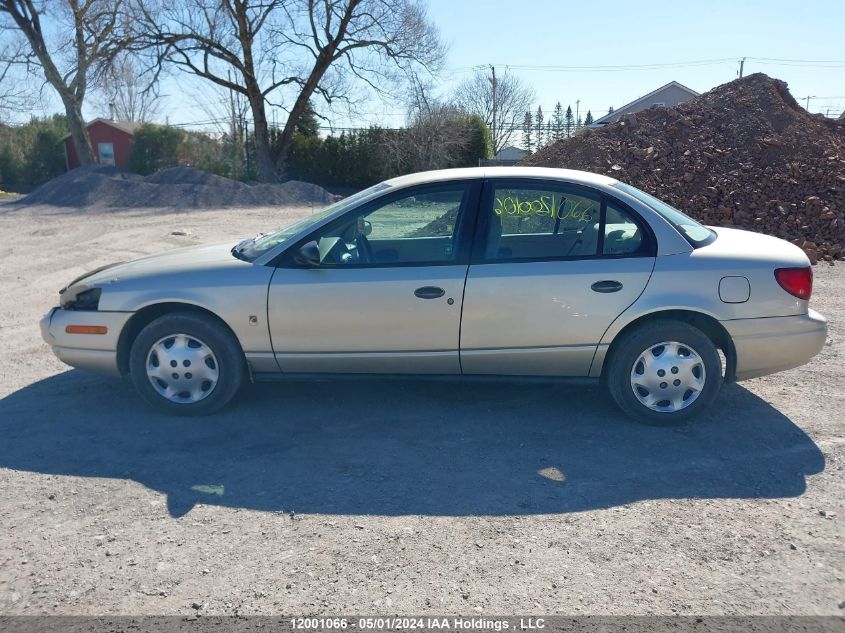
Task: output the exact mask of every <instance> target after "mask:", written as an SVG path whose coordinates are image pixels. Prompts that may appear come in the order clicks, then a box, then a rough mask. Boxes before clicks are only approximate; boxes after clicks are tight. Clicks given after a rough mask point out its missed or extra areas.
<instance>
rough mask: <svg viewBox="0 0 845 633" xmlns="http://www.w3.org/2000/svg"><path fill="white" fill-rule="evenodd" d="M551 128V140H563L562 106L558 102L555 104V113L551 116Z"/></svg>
mask: <svg viewBox="0 0 845 633" xmlns="http://www.w3.org/2000/svg"><path fill="white" fill-rule="evenodd" d="M551 122H552V128H553V132H552V135H553V138H554V139H555V140H556V141H559V140H560V139H562V138H563V106H562V105H560V101H558V102H557V103H556V104H555V111H554V114H553V115H552V121H551Z"/></svg>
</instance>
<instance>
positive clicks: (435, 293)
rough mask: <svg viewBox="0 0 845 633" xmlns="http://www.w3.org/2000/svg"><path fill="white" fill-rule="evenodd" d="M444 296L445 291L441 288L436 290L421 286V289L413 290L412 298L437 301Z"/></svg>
mask: <svg viewBox="0 0 845 633" xmlns="http://www.w3.org/2000/svg"><path fill="white" fill-rule="evenodd" d="M445 294H446V291H445V290H443V288H438V287H437V286H423V287H422V288H417V289H416V290H414V296H416V297H419V298H420V299H439V298H440V297H442V296H443V295H445Z"/></svg>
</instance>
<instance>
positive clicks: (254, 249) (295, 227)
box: [232, 182, 390, 261]
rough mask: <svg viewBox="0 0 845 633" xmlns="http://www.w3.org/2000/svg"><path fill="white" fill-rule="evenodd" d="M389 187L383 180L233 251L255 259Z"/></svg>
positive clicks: (237, 255) (243, 243) (238, 254)
mask: <svg viewBox="0 0 845 633" xmlns="http://www.w3.org/2000/svg"><path fill="white" fill-rule="evenodd" d="M389 188H390V185H388V184H385V183H383V182H381V183H379V184H377V185H373V186H372V187H369V188H368V189H364V190H363V191H359V192H358V193H355V194H353V195H351V196H349V197H348V198H343V199H342V200H338V201H337V202H335V203H334V204H331V205H329V206H327V207H326V208H325V209H321V210H320V211H317V212H316V213H314V214H312V215H309V216H308V217H307V218H303V219H301V220H299V221H298V222H294V223H293V224H291V225H290V226H286V227H285V228H283V229H279V230H278V231H274V232H273V233H268V234H266V235H259V236H257V237H255V238H253V239H250V240H244V241H243V242H241V243H240V244H238V245H237V246H236V247H235V248H234V249H232V253H233V254H234V255H235V256H236V257H238V258H240V259H245V260H247V261H253V260H255V259H257V258H258V257H260V256H261V255H263V254H264V253H266V252H267V251H269V250H270V249H271V248H274V247H275V246H278V245H279V244H281V243H282V242H284V241H286V240H289V239H290V238H292V237H294V236H295V235H298V234H299V233H302V232H304V231H306V230H307V229H308V228H309V227H311V226H315V225H316V224H318V223H319V222H320V221H321V220H323V219H325V218H327V217H329V216H330V215H332V214H334V213H339V212H342V211H344V210H346V209H349V208H352V207H353V206H355V205H356V204H358V203H359V202H361V201H363V200H365V199H367V198H368V197H370V196H371V195H372V194H374V193H376V192H379V191H382V190H384V189H389Z"/></svg>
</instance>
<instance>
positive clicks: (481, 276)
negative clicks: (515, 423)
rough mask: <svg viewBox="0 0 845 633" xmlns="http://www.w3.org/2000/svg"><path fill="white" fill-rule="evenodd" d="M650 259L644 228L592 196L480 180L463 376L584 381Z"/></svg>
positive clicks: (574, 189) (562, 187)
mask: <svg viewBox="0 0 845 633" xmlns="http://www.w3.org/2000/svg"><path fill="white" fill-rule="evenodd" d="M655 252H656V249H655V243H654V238H653V236H652V234H651V231H650V230H649V229H648V227H647V225H646V223H645V222H643V221H642V219H641V218H639V217H638V216H637V215H636V213H635V212H634V211H633V210H631V209H629V208H627V207H626V206H624V205H622V204H621V203H619V202H618V201H616V200H613V199H609V198H607V197H606V196H604V195H603V194H602V193H600V192H599V191H597V190H593V189H591V188H585V187H582V186H576V185H572V184H567V183H563V182H559V181H554V180H540V179H530V180H527V179H526V180H511V179H507V180H505V179H493V180H488V181H487V182H486V184H485V187H484V192H483V195H482V201H481V206H480V209H479V220H478V226H477V230H476V238H475V245H474V247H473V253H472V260H471V265H470V268H469V273H468V276H467V284H466V289H465V292H464V309H463V319H462V325H461V367H462V370H463V373H465V374H503V375H559V376H586V375H587V374H588V373H589V370H590V364H591V362H592V359H593V355H594V353H595V350H596V347H597V345H598V343H599V341H600V340H601V337H602V335H603V334H604V332H605V330H606V329H607V327H608V326H609V325H610V323H611V322H612V321H613V320H614V319H615V318H616V317H617V316H618V315H619V314H621V313H622V312H623V311H624V310H625V309H626V308H627V307H628V306H630V305H631V304H632V303H633V302H634V301H635V300H636V299H637V297H639V295H640V294H641V293H642V291H643V290H644V289H645V286H646V284H647V283H648V280H649V278H650V276H651V272H652V270H653V268H654V262H655V256H654V254H655Z"/></svg>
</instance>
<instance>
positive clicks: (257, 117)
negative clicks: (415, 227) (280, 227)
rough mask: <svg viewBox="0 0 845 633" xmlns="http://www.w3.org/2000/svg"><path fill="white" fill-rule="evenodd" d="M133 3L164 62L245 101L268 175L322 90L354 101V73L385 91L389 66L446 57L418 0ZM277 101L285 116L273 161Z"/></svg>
mask: <svg viewBox="0 0 845 633" xmlns="http://www.w3.org/2000/svg"><path fill="white" fill-rule="evenodd" d="M135 1H136V2H137V3H138V4H139V6H140V7H141V14H142V15H143V16H144V19H143V21H142V24H141V26H142V27H143V30H144V32H145V33H146V35H147V37H148V38H149V39H150V43H155V44H157V46H158V50H157V59H158V60H159V61H166V62H169V63H171V64H173V65H175V66H177V67H179V68H181V69H183V70H186V71H188V72H191V73H193V74H195V75H197V76H199V77H202V78H204V79H207V80H209V81H212V82H214V83H216V84H217V85H219V86H222V87H224V88H228V89H230V90H232V91H235V92H238V93H240V94H243V95H244V96H245V97H246V98H247V100H248V101H249V105H250V110H251V114H252V119H253V126H254V133H255V151H256V159H257V163H258V170H259V176H260V178H261V179H262V180H265V181H269V180H274V179H275V178H276V174H277V170H284V167H285V162H286V159H287V155H288V152H289V150H290V147H291V144H292V142H293V135H294V132H295V131H296V125H297V123H298V121H299V118H300V117H301V116H302V115H303V113H304V112H305V111H306V109H307V107H308V101H309V99H310V98H311V97H312V96H313V95H315V93H316V94H318V95H319V96H321V97H323V98H324V99H325V100H326V101H327V102H328V103H329V104H331V103H332V101H334V100H336V99H343V98H345V97H348V95H349V90H350V80H351V79H360V80H362V81H363V82H365V84H366V85H368V86H369V87H371V88H373V89H375V90H377V91H379V90H381V86H382V85H384V84H386V83H389V82H390V81H391V80H392V79H393V78H394V77H393V76H392V75H391V72H390V71H391V70H395V69H398V70H400V71H403V72H404V73H413V72H414V71H416V70H417V69H418V68H420V67H423V68H427V69H432V70H434V69H435V68H436V67H437V65H438V64H439V63H440V61H441V59H442V56H443V47H442V46H441V44H440V41H439V38H438V35H437V32H436V30H435V29H434V27H433V26H432V25H431V24H430V22H429V21H428V19H427V15H426V13H425V10H424V8H423V7H422V5H421V4H420V2H419V0H168V1H167V2H163V1H162V0H135ZM154 3H155V4H154ZM274 99H275V100H276V101H274ZM270 103H277V104H278V105H281V107H283V108H284V109H285V110H287V112H288V118H287V122H286V123H285V126H284V128H283V129H282V132H281V134H280V135H279V138H278V141H277V143H276V144H275V146H276V151H277V155H276V156H275V158H274V157H273V155H272V154H271V150H270V135H269V130H268V123H267V112H266V107H267V105H268V104H270Z"/></svg>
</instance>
